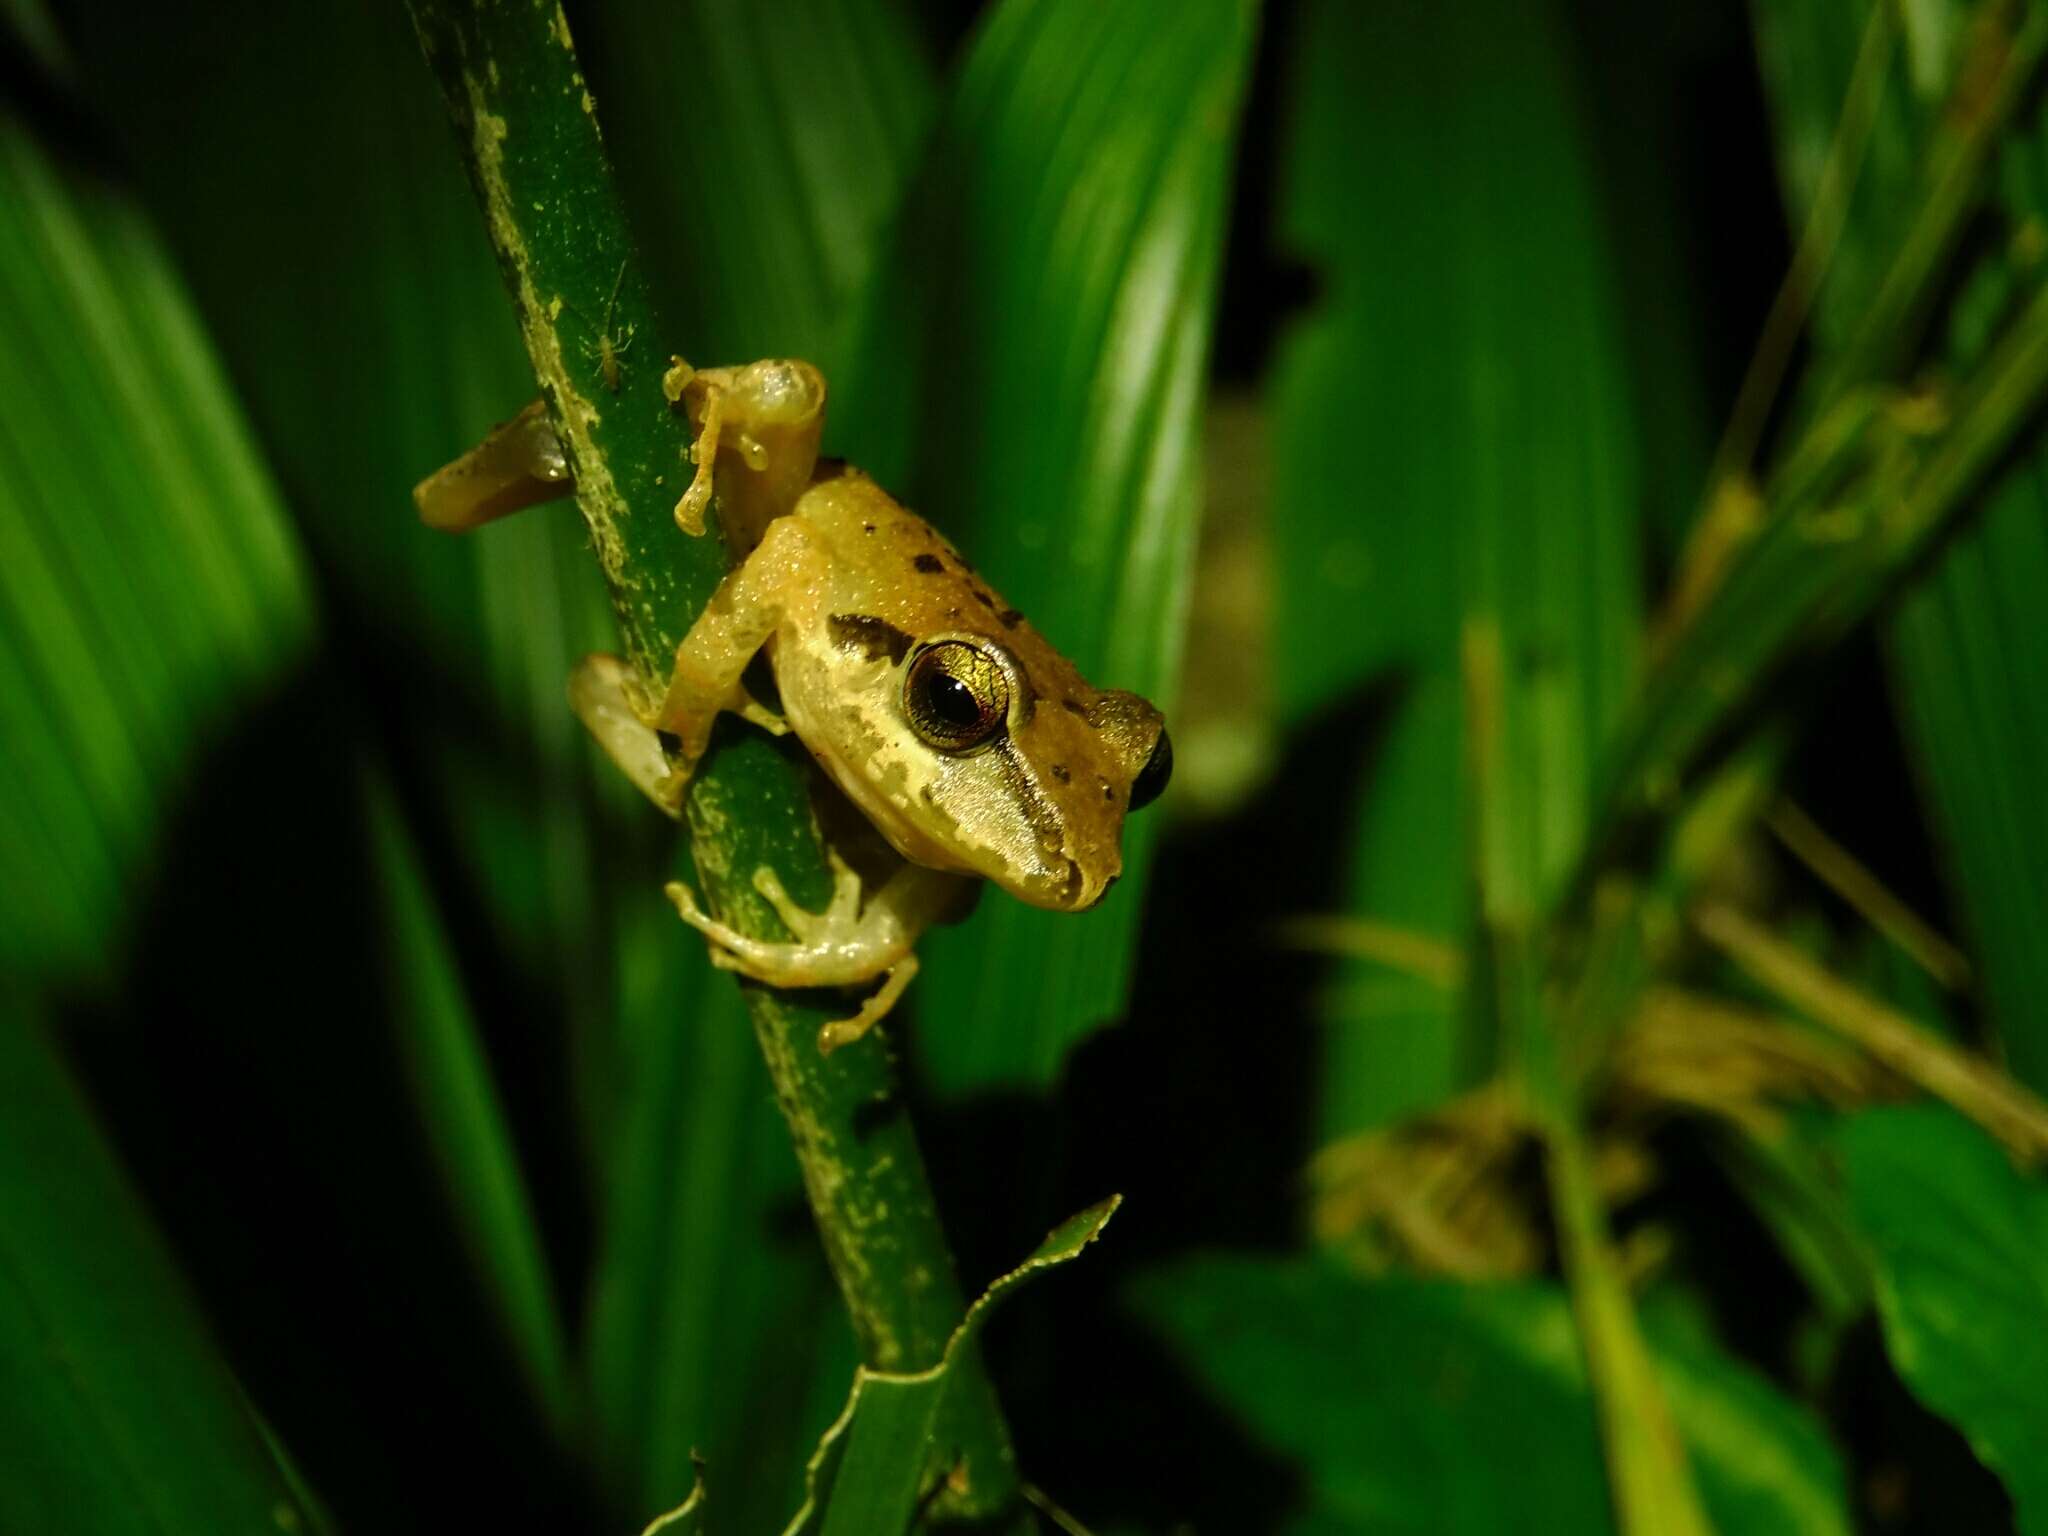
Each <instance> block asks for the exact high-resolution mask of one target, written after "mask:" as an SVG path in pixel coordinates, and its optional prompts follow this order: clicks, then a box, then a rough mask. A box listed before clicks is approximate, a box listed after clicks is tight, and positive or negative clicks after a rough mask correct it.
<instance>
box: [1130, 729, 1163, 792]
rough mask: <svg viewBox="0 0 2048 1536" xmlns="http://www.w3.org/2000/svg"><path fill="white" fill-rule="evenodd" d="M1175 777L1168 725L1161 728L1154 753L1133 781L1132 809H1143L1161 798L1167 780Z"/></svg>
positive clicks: (1153, 748) (1153, 749)
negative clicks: (1167, 730)
mask: <svg viewBox="0 0 2048 1536" xmlns="http://www.w3.org/2000/svg"><path fill="white" fill-rule="evenodd" d="M1172 777H1173V739H1172V738H1171V737H1170V736H1168V735H1167V734H1166V727H1165V726H1163V725H1162V726H1161V727H1160V728H1159V739H1158V740H1157V741H1156V742H1154V743H1153V744H1152V755H1151V756H1150V757H1148V758H1146V759H1145V766H1144V767H1143V768H1140V769H1139V770H1138V776H1137V778H1135V779H1133V780H1132V781H1131V809H1132V810H1134V811H1136V810H1142V809H1144V808H1145V807H1146V806H1148V805H1150V804H1151V803H1152V802H1153V801H1154V800H1157V799H1158V798H1159V793H1160V791H1161V790H1163V789H1165V788H1166V781H1167V780H1168V779H1170V778H1172Z"/></svg>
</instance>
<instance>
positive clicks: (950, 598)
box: [415, 361, 1172, 1050]
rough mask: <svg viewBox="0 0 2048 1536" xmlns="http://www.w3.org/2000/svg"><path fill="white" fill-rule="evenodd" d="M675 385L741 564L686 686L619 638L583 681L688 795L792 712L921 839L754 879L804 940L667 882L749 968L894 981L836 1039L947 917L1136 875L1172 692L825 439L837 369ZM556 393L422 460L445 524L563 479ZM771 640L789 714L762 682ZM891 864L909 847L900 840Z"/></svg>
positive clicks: (888, 817)
mask: <svg viewBox="0 0 2048 1536" xmlns="http://www.w3.org/2000/svg"><path fill="white" fill-rule="evenodd" d="M667 382H668V385H669V393H670V397H671V399H673V400H675V401H676V402H677V403H678V404H679V405H680V406H681V407H682V408H683V409H685V410H687V411H688V412H689V414H690V417H691V420H692V422H693V424H694V425H695V426H696V427H697V430H698V438H697V446H696V450H695V457H696V460H697V472H696V475H695V478H694V479H693V480H692V482H691V485H690V488H689V490H688V491H687V492H686V493H685V495H684V496H683V498H682V500H681V502H680V503H679V504H678V505H677V507H676V519H677V521H678V523H680V524H681V525H682V527H683V529H684V530H685V531H686V532H689V533H693V534H694V533H701V532H702V531H703V526H704V525H703V514H704V509H705V506H706V504H707V503H708V501H709V499H710V496H711V492H712V487H713V484H714V482H713V479H712V475H713V471H714V466H715V473H716V481H715V484H716V489H717V496H718V516H719V523H720V526H721V528H722V530H723V532H724V535H725V542H726V545H727V548H728V550H729V552H730V553H731V554H732V556H733V557H734V558H735V559H736V560H737V561H738V562H739V563H738V564H737V565H736V566H735V567H734V568H733V569H732V571H731V572H730V573H729V574H728V575H727V576H726V578H725V580H724V582H723V583H721V584H720V586H719V588H718V590H717V592H716V593H715V594H713V596H712V599H711V602H710V604H709V605H708V606H707V607H706V608H705V610H704V612H703V614H702V615H701V616H700V617H699V618H698V619H697V622H696V623H695V624H694V625H692V626H691V628H690V632H689V634H688V635H686V636H685V637H684V639H683V642H682V644H681V645H680V646H679V647H678V648H677V651H676V658H675V668H674V671H673V673H672V674H671V676H670V679H669V683H668V687H667V691H666V693H665V694H664V695H663V696H662V697H660V698H650V697H644V696H643V693H642V690H641V688H640V686H639V682H638V679H637V678H636V677H635V676H634V675H633V673H632V671H631V669H630V668H628V667H627V666H626V665H625V664H624V663H623V662H620V661H618V660H617V659H615V658H613V657H609V656H592V657H589V658H587V659H586V660H585V661H584V662H583V663H582V665H581V666H580V667H578V669H577V670H576V673H575V675H574V676H573V677H572V678H571V680H570V684H569V698H570V702H571V704H572V705H573V706H574V708H575V710H576V713H577V714H578V715H579V716H580V717H581V718H582V720H583V722H584V724H585V725H586V726H588V727H589V728H590V731H591V733H592V734H593V735H595V736H596V737H597V739H598V741H599V742H601V743H602V744H603V745H604V747H605V750H606V751H607V752H609V753H610V754H611V757H612V759H613V760H614V761H615V762H616V763H617V764H618V765H619V767H620V768H621V769H623V770H624V771H625V773H626V775H627V776H628V777H629V778H631V779H632V781H633V782H634V783H635V784H637V785H639V786H640V788H641V789H642V790H644V791H646V793H647V795H648V796H649V798H651V799H652V800H653V801H654V802H655V804H657V805H658V806H660V807H661V808H662V809H663V810H664V811H666V812H667V813H668V814H669V815H671V816H676V815H679V814H680V810H681V806H682V793H683V789H684V787H685V786H686V785H687V784H688V782H689V779H690V775H691V773H692V772H693V771H694V769H695V767H696V764H697V760H698V758H699V757H700V756H701V755H702V754H703V752H704V749H705V746H706V744H707V743H708V742H709V740H710V735H711V726H712V723H713V720H714V719H715V717H716V716H717V715H718V714H719V712H720V711H726V710H729V711H732V712H735V713H737V714H740V715H743V716H744V717H745V718H747V719H748V720H751V721H753V722H755V723H756V724H759V725H761V726H763V727H765V728H766V729H768V730H771V731H775V732H777V733H778V734H779V733H781V732H783V731H791V732H794V733H795V735H796V737H797V739H798V740H799V741H801V742H802V743H803V744H804V746H805V747H807V748H808V749H809V750H810V753H811V755H812V756H813V757H814V758H816V759H817V761H818V764H819V766H820V767H822V768H823V769H824V771H825V772H826V773H827V774H828V775H829V776H830V777H831V779H832V782H833V783H835V784H836V785H838V787H839V788H840V790H841V791H842V792H843V793H844V794H845V796H846V798H847V800H849V801H850V802H851V803H852V804H853V806H854V807H856V808H857V809H858V810H859V812H860V813H861V815H862V816H864V817H865V818H866V819H867V821H868V822H870V823H871V824H872V825H873V826H874V828H875V829H876V830H877V831H878V832H880V834H881V835H882V837H884V838H886V839H887V840H888V843H889V844H890V846H891V847H892V848H893V849H894V850H895V852H896V853H897V854H899V855H901V857H902V862H901V863H900V864H895V865H894V867H893V869H892V870H891V871H890V872H889V874H888V875H887V877H886V878H885V879H883V880H882V881H880V883H879V884H878V885H877V886H876V888H874V889H872V890H870V891H868V892H867V894H866V899H865V900H863V892H862V884H861V881H860V879H859V877H858V876H856V875H855V874H854V872H853V870H852V868H851V867H850V866H849V864H848V863H847V861H846V859H845V858H843V857H841V855H840V853H839V852H838V850H836V849H833V850H831V853H832V864H833V870H834V875H835V893H834V895H833V898H832V901H831V904H830V905H829V906H828V907H827V908H826V910H825V911H824V912H823V913H814V912H810V911H807V910H805V909H804V908H802V907H799V906H797V905H796V904H795V902H793V901H792V900H790V898H789V896H788V895H787V893H786V892H784V890H783V888H782V885H781V882H780V881H778V880H777V879H776V877H775V874H774V872H773V871H772V870H768V869H765V868H764V869H761V870H758V871H756V872H755V875H754V886H755V888H756V889H757V890H759V891H760V892H761V894H762V895H763V896H764V897H765V898H766V899H767V900H768V902H769V903H770V904H771V905H772V906H773V907H774V908H775V910H776V911H777V912H778V913H779V914H780V916H781V918H782V920H783V922H784V924H785V925H787V927H788V928H789V931H790V933H791V934H792V935H794V940H793V941H792V942H788V943H769V942H765V941H762V940H759V939H754V938H750V937H748V936H747V935H745V934H742V933H739V932H737V931H735V930H734V929H732V928H730V927H728V926H727V925H725V924H723V923H720V922H718V921H716V920H715V919H713V918H711V917H709V916H708V915H707V914H705V913H704V912H703V911H701V910H700V909H699V908H698V906H697V903H696V901H695V899H694V898H693V897H692V895H691V893H690V891H689V889H688V888H687V887H685V886H683V885H680V884H675V885H671V886H670V887H669V888H668V889H669V895H670V897H671V898H672V899H673V900H674V901H675V904H676V907H677V910H678V911H679V912H680V913H681V914H682V916H683V918H684V920H685V921H686V922H688V923H689V924H690V925H691V926H693V927H695V928H697V929H699V930H700V931H701V932H703V933H704V935H705V936H706V937H707V938H708V939H709V940H710V943H711V955H712V959H713V960H714V961H715V962H716V963H717V964H719V965H721V966H723V967H725V968H726V969H729V970H737V971H740V972H743V973H744V974H746V975H748V976H752V977H755V978H757V979H758V980H761V981H765V982H768V983H771V984H773V985H775V986H784V987H816V986H851V985H855V984H859V983H862V982H868V981H872V980H874V979H875V978H876V977H881V978H883V981H882V985H881V987H880V988H879V989H878V990H876V991H875V993H874V994H873V995H872V996H871V997H869V998H868V999H867V1000H866V1001H865V1002H864V1003H863V1004H862V1005H861V1007H860V1010H859V1012H858V1013H857V1014H855V1016H854V1017H853V1018H851V1019H847V1020H845V1021H843V1022H841V1023H837V1024H832V1025H828V1026H827V1027H826V1029H825V1030H824V1032H823V1034H822V1036H821V1038H820V1044H821V1045H822V1046H823V1047H824V1048H825V1049H828V1050H829V1049H831V1048H833V1047H834V1046H837V1045H841V1044H844V1043H846V1042H847V1041H849V1040H853V1039H857V1038H858V1037H859V1036H860V1035H861V1034H862V1033H864V1032H865V1031H866V1030H867V1028H868V1027H869V1026H870V1025H872V1024H873V1023H874V1022H875V1021H876V1020H877V1019H879V1018H881V1017H882V1015H883V1014H885V1013H886V1012H887V1011H888V1010H889V1008H890V1007H891V1006H892V1005H893V1004H894V1002H895V1001H896V999H897V998H898V997H899V996H901V994H902V991H903V988H904V987H905V986H906V985H907V984H908V983H909V980H910V978H911V976H912V975H913V974H914V973H915V971H916V969H917V959H916V956H915V955H914V954H913V953H912V949H913V946H914V945H915V944H916V942H917V939H918V936H919V934H921V933H922V932H923V930H924V929H925V928H926V927H927V926H929V925H930V924H931V923H933V922H936V921H940V920H943V919H944V918H946V917H947V916H949V915H951V914H953V913H955V912H957V911H960V910H964V907H965V905H966V902H964V901H963V899H962V898H963V896H969V897H971V888H970V887H969V886H968V882H969V881H971V880H972V879H973V878H974V877H976V876H979V877H981V878H984V879H987V880H991V881H993V882H994V883H995V884H997V885H999V886H1001V887H1002V888H1003V889H1004V890H1006V891H1008V892H1010V893H1011V894H1012V895H1013V896H1017V897H1019V898H1021V899H1022V900H1024V901H1028V902H1030V903H1031V904H1032V905H1034V906H1040V907H1050V908H1053V909H1055V910H1058V911H1073V912H1078V911H1081V910H1083V909H1085V908H1087V907H1091V906H1093V905H1094V904H1095V903H1096V902H1097V901H1098V900H1100V899H1101V897H1102V895H1103V893H1104V892H1105V891H1107V890H1108V889H1109V887H1110V885H1111V883H1112V882H1113V881H1114V880H1115V879H1116V877H1117V872H1118V869H1119V868H1120V867H1121V862H1122V860H1121V852H1120V843H1121V838H1122V833H1123V820H1124V814H1125V812H1126V811H1129V810H1132V809H1134V808H1136V807H1138V806H1142V805H1144V804H1145V803H1146V802H1147V801H1149V800H1151V799H1152V798H1153V797H1154V796H1155V795H1157V794H1158V793H1159V791H1160V790H1161V789H1163V788H1164V787H1165V784H1166V779H1167V775H1168V773H1169V772H1170V771H1171V767H1172V749H1171V747H1170V745H1169V743H1168V741H1167V736H1166V728H1165V724H1164V722H1163V721H1162V720H1161V718H1160V714H1159V711H1158V710H1156V709H1154V708H1153V707H1152V706H1151V705H1150V704H1148V703H1146V702H1145V700H1143V699H1141V698H1139V697H1138V696H1137V695H1136V694H1133V693H1121V692H1103V691H1101V690H1099V689H1096V688H1093V687H1091V686H1090V685H1089V684H1088V682H1087V681H1086V679H1084V678H1083V677H1082V676H1081V674H1080V672H1079V671H1078V670H1077V669H1076V668H1075V666H1074V664H1073V663H1072V662H1070V661H1068V660H1067V658H1066V657H1064V656H1062V655H1061V654H1060V653H1059V652H1058V651H1056V650H1054V649H1053V647H1052V646H1051V645H1050V644H1048V643H1047V642H1046V640H1045V638H1044V637H1043V636H1042V635H1040V634H1039V633H1038V631H1037V630H1036V629H1034V628H1033V627H1032V626H1031V623H1030V621H1028V620H1027V619H1026V618H1025V617H1024V615H1023V614H1021V613H1019V612H1018V611H1017V610H1016V609H1015V608H1012V607H1011V606H1010V605H1009V604H1008V603H1007V602H1005V601H1004V600H1003V598H1002V597H1001V596H1000V595H999V594H998V593H996V592H995V591H994V590H993V589H991V588H990V587H989V585H988V583H986V582H985V581H983V580H982V579H981V577H980V576H978V575H977V574H976V573H975V571H974V568H973V567H972V566H970V565H969V564H968V563H967V562H966V561H965V560H963V559H962V558H961V557H960V553H959V551H957V550H956V549H954V548H953V546H952V545H951V544H949V543H947V542H946V541H945V540H944V539H943V538H941V537H940V536H939V535H938V533H937V532H936V531H935V530H934V529H933V528H932V526H931V525H930V524H929V523H927V522H925V521H924V519H922V518H920V517H918V516H916V515H915V514H913V513H911V512H908V511H906V510H905V509H904V508H903V507H901V506H899V505H898V504H897V503H896V501H895V499H894V498H893V497H891V496H890V495H889V493H888V492H886V491H884V490H883V489H882V488H881V487H880V486H878V485H876V484H875V482H874V481H872V480H870V479H869V478H868V477H867V476H866V475H864V474H862V473H861V472H860V471H859V470H857V469H854V468H852V467H851V466H849V465H846V464H841V463H837V462H835V461H832V460H821V459H819V458H818V440H819V434H820V431H821V429H822V427H823V424H824V414H825V380H824V378H823V376H822V375H821V374H820V373H819V372H818V370H817V369H815V368H813V367H811V366H810V365H809V364H808V363H801V362H783V361H774V362H761V363H753V364H750V365H748V366H746V367H744V368H714V369H702V370H692V369H690V368H689V367H688V366H687V365H686V364H681V363H678V364H677V366H676V367H675V368H674V369H673V370H671V372H670V373H669V375H668V379H667ZM567 476H568V471H567V469H566V467H565V460H564V456H563V453H562V450H561V446H560V444H559V443H557V442H556V441H555V439H554V436H553V433H552V432H551V431H550V430H549V429H548V426H547V422H546V418H545V417H544V416H543V415H541V414H540V412H539V410H538V407H534V408H530V409H529V410H528V411H527V412H524V413H522V414H521V415H520V416H519V417H517V418H515V419H514V420H513V421H512V422H509V423H507V424H506V425H505V426H504V427H501V428H499V429H498V431H496V432H495V433H493V434H492V436H491V437H490V439H488V440H487V441H486V442H485V443H484V444H483V445H482V446H481V447H479V448H477V449H475V450H474V451H472V452H471V453H470V454H469V455H467V456H466V457H465V458H463V459H461V460H458V461H457V462H456V463H455V464H452V465H450V466H449V467H448V468H447V469H445V470H443V471H441V472H440V473H439V474H438V475H435V476H434V477H432V478H431V479H429V480H427V481H425V482H424V483H422V484H421V486H420V487H419V490H418V491H417V492H416V493H415V494H416V496H417V498H418V501H419V504H420V510H421V514H422V516H423V517H425V519H426V521H427V522H428V523H430V524H432V525H434V526H436V527H442V528H453V529H462V528H470V527H475V526H477V525H478V524H480V523H482V522H485V521H488V520H490V519H491V518H493V517H498V516H502V515H503V514H504V513H506V512H509V511H513V510H516V509H517V508H518V507H520V506H524V505H527V504H530V503H531V502H534V501H538V500H544V499H547V498H548V497H550V496H554V495H561V494H563V493H564V492H565V491H566V490H567V489H568V488H569V486H568V479H567ZM756 655H765V656H766V657H767V658H768V661H769V663H770V664H771V666H772V667H773V670H774V677H775V687H776V692H777V693H778V694H779V695H780V703H781V709H782V713H781V714H780V715H779V716H778V715H776V714H774V713H772V712H770V711H769V710H768V709H766V708H764V707H763V706H762V705H761V704H760V703H759V702H757V701H756V700H754V699H753V698H752V697H750V696H749V695H748V693H747V692H746V690H745V688H744V687H743V686H742V684H741V677H742V674H743V673H744V672H745V671H746V669H747V666H748V664H749V662H751V661H752V660H753V659H754V657H755V656H756ZM892 862H893V861H892Z"/></svg>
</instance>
